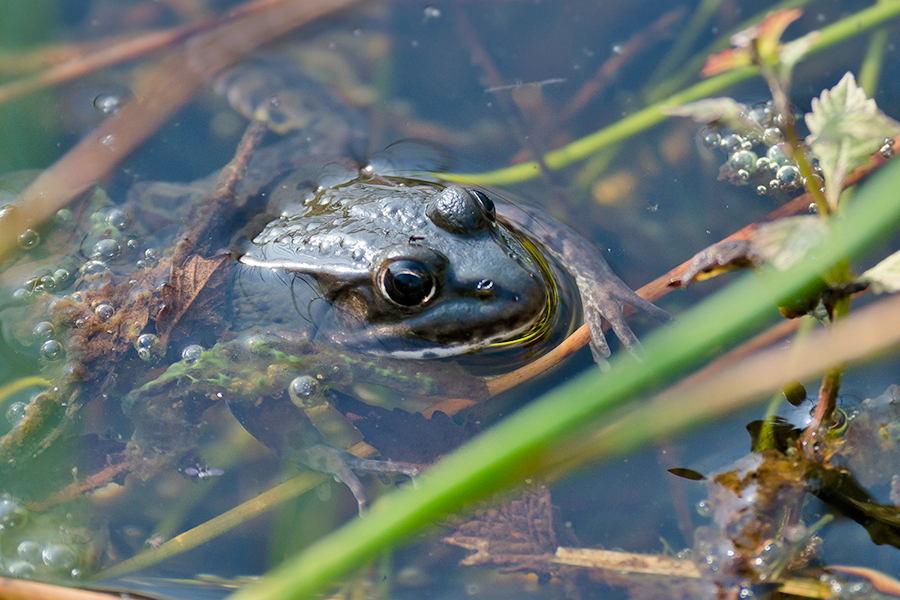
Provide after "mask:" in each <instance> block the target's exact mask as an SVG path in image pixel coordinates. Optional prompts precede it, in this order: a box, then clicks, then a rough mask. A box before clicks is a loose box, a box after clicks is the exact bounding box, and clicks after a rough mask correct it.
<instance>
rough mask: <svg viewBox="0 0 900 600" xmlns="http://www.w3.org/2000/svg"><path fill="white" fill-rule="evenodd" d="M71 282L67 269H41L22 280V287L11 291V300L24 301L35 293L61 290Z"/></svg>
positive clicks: (49, 292) (69, 272)
mask: <svg viewBox="0 0 900 600" xmlns="http://www.w3.org/2000/svg"><path fill="white" fill-rule="evenodd" d="M70 283H72V273H71V271H69V270H68V269H65V268H62V267H60V268H58V269H53V270H50V269H43V270H41V271H40V272H38V273H36V274H35V275H33V276H31V277H29V278H28V279H26V280H25V281H24V282H22V287H20V288H19V289H17V290H15V291H13V294H12V297H13V300H15V301H17V302H24V301H26V300H28V299H29V298H31V297H32V296H35V295H37V294H42V293H48V294H52V293H53V292H56V291H59V290H63V289H65V288H66V287H68V286H69V284H70Z"/></svg>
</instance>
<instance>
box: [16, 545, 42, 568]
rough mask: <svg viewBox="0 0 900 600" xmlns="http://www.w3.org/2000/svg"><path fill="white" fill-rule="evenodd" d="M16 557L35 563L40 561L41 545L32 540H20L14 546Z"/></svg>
mask: <svg viewBox="0 0 900 600" xmlns="http://www.w3.org/2000/svg"><path fill="white" fill-rule="evenodd" d="M16 555H17V556H18V557H19V558H21V559H22V560H27V561H29V562H32V563H35V562H40V561H41V545H40V544H38V543H37V542H36V541H34V540H22V541H21V542H19V545H18V546H16Z"/></svg>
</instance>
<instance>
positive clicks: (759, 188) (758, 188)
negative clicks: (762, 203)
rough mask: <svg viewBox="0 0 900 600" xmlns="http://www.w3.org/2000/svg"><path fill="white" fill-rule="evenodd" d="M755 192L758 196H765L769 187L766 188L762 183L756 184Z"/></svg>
mask: <svg viewBox="0 0 900 600" xmlns="http://www.w3.org/2000/svg"><path fill="white" fill-rule="evenodd" d="M756 193H757V194H759V195H760V196H765V195H766V194H768V193H769V188H767V187H766V186H764V185H758V186H756Z"/></svg>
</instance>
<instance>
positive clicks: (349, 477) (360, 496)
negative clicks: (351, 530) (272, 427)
mask: <svg viewBox="0 0 900 600" xmlns="http://www.w3.org/2000/svg"><path fill="white" fill-rule="evenodd" d="M299 461H300V462H301V463H302V464H303V465H304V466H306V467H308V468H310V469H312V470H314V471H319V472H321V473H327V474H329V475H334V477H335V478H336V479H337V480H338V481H340V482H342V483H343V484H344V485H346V486H347V487H348V488H350V492H351V493H352V494H353V497H354V498H356V502H357V504H358V505H359V513H360V514H363V513H364V512H365V511H366V509H367V508H368V506H369V498H368V495H367V494H366V489H365V487H364V486H363V484H362V482H361V481H360V480H359V477H357V476H356V473H358V472H361V473H374V474H376V475H379V476H382V475H406V476H408V477H415V476H416V475H418V474H419V470H418V469H417V468H415V467H411V466H408V465H401V464H397V463H394V462H392V461H389V460H372V459H368V458H360V457H358V456H355V455H353V454H350V453H349V452H347V451H345V450H340V449H338V448H335V447H334V446H329V445H327V444H315V445H313V446H310V447H308V448H306V449H304V450H303V452H302V456H301V457H299Z"/></svg>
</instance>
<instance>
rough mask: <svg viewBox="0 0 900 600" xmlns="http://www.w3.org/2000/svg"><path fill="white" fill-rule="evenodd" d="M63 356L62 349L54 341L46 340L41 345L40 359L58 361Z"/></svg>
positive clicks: (60, 345)
mask: <svg viewBox="0 0 900 600" xmlns="http://www.w3.org/2000/svg"><path fill="white" fill-rule="evenodd" d="M62 356H63V347H62V344H60V343H59V342H58V341H56V340H47V341H46V342H44V343H43V344H42V345H41V357H42V358H43V359H45V360H59V359H60V358H62Z"/></svg>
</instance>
